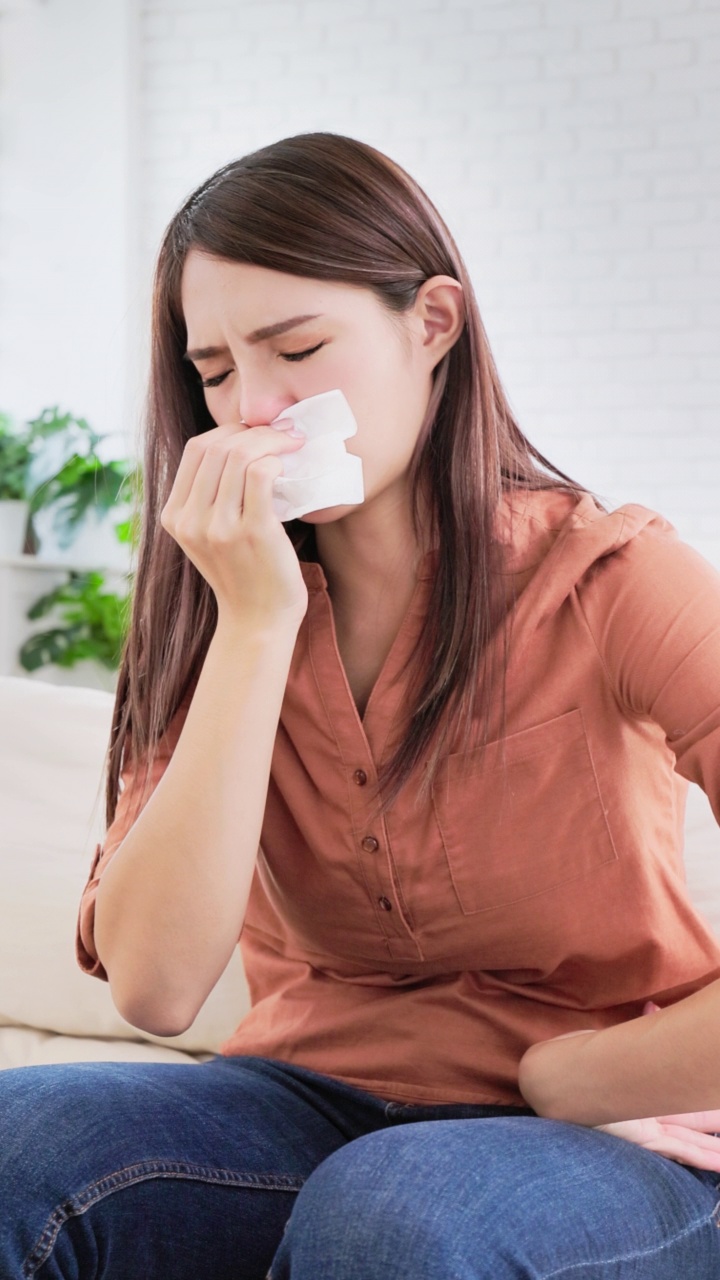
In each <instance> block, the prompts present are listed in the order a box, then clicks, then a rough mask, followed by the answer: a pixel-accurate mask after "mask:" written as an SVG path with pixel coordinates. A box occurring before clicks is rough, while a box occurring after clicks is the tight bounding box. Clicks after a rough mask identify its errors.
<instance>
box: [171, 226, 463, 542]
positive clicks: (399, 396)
mask: <svg viewBox="0 0 720 1280" xmlns="http://www.w3.org/2000/svg"><path fill="white" fill-rule="evenodd" d="M182 307H183V313H184V316H185V323H186V326H187V335H188V336H187V348H188V352H189V353H191V358H192V362H193V363H194V365H195V367H196V369H197V370H198V374H199V376H200V378H201V380H202V382H203V386H204V390H205V402H206V404H207V407H208V410H209V412H210V414H211V416H212V418H213V420H214V421H215V423H216V424H217V425H218V426H219V425H220V424H224V423H233V424H235V425H236V426H237V427H238V428H239V429H240V430H246V429H252V428H253V427H255V426H262V425H266V424H267V423H269V422H271V421H272V420H273V418H276V417H278V416H279V415H280V414H282V413H283V411H284V410H285V409H288V408H289V407H290V405H292V404H294V403H295V402H296V401H298V400H304V399H306V398H307V397H308V396H314V395H319V394H320V393H321V392H323V391H332V390H334V389H335V388H339V389H340V391H342V392H343V394H344V395H345V398H346V399H347V401H348V403H349V405H350V408H351V409H352V411H353V413H354V415H355V418H356V420H357V424H358V431H357V435H355V436H353V437H352V438H351V439H350V440H348V441H347V448H348V451H349V452H351V453H354V454H357V455H358V456H359V457H360V458H362V463H363V475H364V483H365V503H364V504H363V505H364V506H365V507H367V504H368V503H370V502H372V501H373V499H376V498H377V497H379V495H380V494H381V493H385V492H388V491H392V490H393V489H397V490H400V489H404V477H405V475H406V473H407V469H408V465H409V462H410V459H411V456H412V453H413V449H414V447H415V443H416V440H417V437H418V433H419V430H420V426H421V423H422V420H423V415H424V413H425V409H426V407H427V403H428V399H429V396H430V391H431V388H432V370H433V368H434V367H435V365H436V364H437V362H438V360H440V359H441V358H442V356H443V355H444V354H445V351H446V350H448V349H449V347H450V346H452V345H453V342H454V341H455V340H456V338H457V337H458V335H459V333H460V331H461V329H462V325H463V315H462V289H461V286H460V284H459V283H458V282H457V281H456V280H453V279H452V278H451V277H449V276H434V277H432V279H431V280H429V281H425V282H424V284H423V285H422V286H421V289H420V291H419V293H418V297H417V299H416V302H415V305H414V308H413V310H412V311H411V312H409V313H406V315H404V316H403V317H402V318H401V320H400V321H399V320H398V318H397V317H395V316H393V317H392V318H391V317H390V315H389V314H388V312H387V311H386V309H385V308H384V307H383V305H382V304H381V303H380V301H379V300H378V298H376V296H375V294H374V293H372V291H371V290H369V289H365V288H362V287H358V286H355V285H347V284H340V283H337V282H335V281H327V280H313V279H309V278H307V277H305V276H293V275H287V274H285V273H284V272H279V271H270V270H268V269H267V268H265V267H257V266H251V265H249V264H247V263H238V262H227V261H224V260H223V259H219V258H214V257H211V256H210V255H208V254H205V253H201V252H200V251H199V250H196V249H192V250H191V251H190V253H189V254H188V257H187V260H186V262H185V266H184V269H183V276H182ZM302 317H304V319H302V320H301V318H302ZM289 321H294V323H293V324H292V326H289V325H288V326H287V327H286V328H285V332H282V333H274V334H270V335H268V336H266V337H262V336H257V335H256V334H255V331H256V330H260V329H265V328H268V327H270V326H277V327H279V326H280V325H282V324H284V322H289ZM208 349H212V350H211V351H210V352H208ZM243 419H244V422H245V424H246V426H245V427H243V426H241V420H243ZM357 509H358V508H356V507H350V506H346V507H331V508H328V509H327V510H326V511H320V512H317V514H314V513H313V514H311V516H310V518H311V519H312V521H313V523H316V522H317V523H319V522H321V521H322V522H326V521H329V520H336V519H338V518H340V517H341V516H342V515H344V514H347V513H348V512H351V511H356V510H357ZM307 518H308V517H306V519H307Z"/></svg>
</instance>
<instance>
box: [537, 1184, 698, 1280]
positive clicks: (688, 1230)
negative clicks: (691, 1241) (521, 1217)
mask: <svg viewBox="0 0 720 1280" xmlns="http://www.w3.org/2000/svg"><path fill="white" fill-rule="evenodd" d="M718 1211H720V1201H718V1203H717V1204H716V1205H715V1208H714V1209H713V1211H712V1213H711V1214H710V1215H709V1217H707V1218H703V1219H701V1220H698V1221H697V1222H693V1223H692V1224H691V1225H690V1226H689V1227H685V1228H684V1229H683V1230H682V1231H679V1232H678V1234H677V1235H675V1236H673V1237H672V1239H671V1240H663V1241H662V1243H661V1244H659V1245H653V1246H652V1248H649V1249H637V1250H634V1251H633V1252H632V1253H619V1254H616V1255H615V1256H613V1257H612V1258H594V1259H593V1260H592V1262H570V1263H568V1265H567V1266H566V1267H560V1268H559V1269H558V1270H557V1271H546V1272H545V1273H544V1275H543V1277H542V1280H554V1277H555V1276H567V1275H570V1273H571V1272H572V1271H580V1270H581V1269H582V1268H584V1267H597V1266H598V1265H599V1266H607V1265H608V1264H609V1263H615V1262H631V1261H633V1260H634V1259H636V1258H645V1257H647V1256H649V1255H650V1254H653V1253H660V1252H661V1250H662V1249H667V1248H668V1246H669V1245H672V1244H677V1242H678V1240H683V1239H684V1238H685V1236H689V1235H692V1234H693V1233H694V1232H696V1231H698V1230H700V1228H702V1227H709V1226H711V1225H712V1223H713V1221H714V1222H715V1226H716V1227H720V1222H718V1221H717V1216H718Z"/></svg>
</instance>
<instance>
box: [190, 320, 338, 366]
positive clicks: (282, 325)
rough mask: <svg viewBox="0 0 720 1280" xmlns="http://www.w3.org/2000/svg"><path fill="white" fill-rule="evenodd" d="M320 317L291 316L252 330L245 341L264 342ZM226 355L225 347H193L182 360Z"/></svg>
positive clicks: (252, 342)
mask: <svg viewBox="0 0 720 1280" xmlns="http://www.w3.org/2000/svg"><path fill="white" fill-rule="evenodd" d="M320 315H321V313H320V312H318V314H317V315H305V316H291V317H290V319H289V320H278V321H277V323H276V324H268V325H266V326H265V328H264V329H253V332H252V333H249V334H248V336H247V338H246V339H245V341H246V342H249V343H250V344H251V345H255V344H256V343H258V342H266V341H267V339H268V338H277V337H278V335H279V334H281V333H287V331H288V329H295V328H296V327H297V325H299V324H306V323H307V321H308V320H317V319H319V317H320ZM227 354H228V348H227V347H195V348H194V349H193V350H192V351H186V352H185V354H184V356H183V360H210V359H211V358H212V357H213V356H224V355H227Z"/></svg>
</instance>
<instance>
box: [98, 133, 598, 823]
mask: <svg viewBox="0 0 720 1280" xmlns="http://www.w3.org/2000/svg"><path fill="white" fill-rule="evenodd" d="M193 247H195V248H198V249H201V250H202V251H204V252H206V253H209V254H213V255H215V256H217V257H218V258H222V259H226V260H229V261H232V262H244V263H252V264H254V265H256V266H261V267H266V268H269V269H270V270H274V271H282V272H286V273H288V274H291V275H298V276H305V277H310V278H316V279H320V280H334V281H340V282H344V283H347V284H352V285H362V286H364V287H365V288H367V289H371V290H372V291H373V293H374V294H375V295H376V297H377V298H378V299H379V300H380V301H381V303H383V304H384V305H385V307H386V308H387V309H388V312H389V314H390V316H391V318H394V319H397V320H398V321H400V322H401V320H402V313H403V312H406V311H407V310H408V309H409V308H410V307H411V306H412V304H413V302H414V301H415V298H416V295H417V291H418V289H419V287H420V285H421V284H422V283H423V281H425V280H427V279H428V278H429V277H430V276H434V275H438V274H441V275H449V276H452V277H453V278H454V279H456V280H458V281H459V282H460V284H461V285H462V288H463V295H464V305H465V324H464V327H463V330H462V332H461V334H460V336H459V337H458V338H457V340H456V342H455V343H454V345H453V346H452V348H451V349H450V350H449V351H448V352H447V353H446V354H445V356H444V357H443V358H442V359H441V360H440V362H439V363H438V365H437V366H436V368H435V370H434V371H433V386H432V392H431V395H430V400H429V403H428V406H427V412H426V414H425V418H424V421H423V423H422V425H421V429H420V433H419V437H418V442H417V447H416V449H415V453H414V457H413V461H412V465H411V473H410V482H411V490H410V491H411V494H412V503H413V520H414V523H415V529H416V532H419V529H420V509H421V507H420V494H421V492H426V493H428V494H429V495H430V498H431V508H432V510H431V515H430V520H431V524H432V528H431V529H430V534H431V542H430V545H432V546H436V547H437V548H438V554H439V558H438V561H437V571H436V573H435V575H434V580H433V584H432V587H431V595H430V599H429V605H428V613H427V618H426V624H425V626H424V627H423V629H422V634H421V636H420V639H419V642H418V645H417V647H416V650H415V652H414V654H413V655H412V660H411V674H412V678H411V680H410V687H411V688H412V690H413V693H412V697H411V698H410V700H409V703H408V707H407V718H406V723H405V725H404V728H403V732H402V735H401V736H400V737H399V740H398V743H397V746H396V749H395V751H394V754H393V756H392V758H391V759H390V760H389V762H388V763H387V765H386V767H385V769H384V770H383V772H382V774H381V776H380V787H379V795H380V798H381V804H382V808H387V807H389V805H390V804H391V803H392V802H393V800H394V799H395V798H396V796H397V794H398V792H399V791H400V789H401V787H403V785H404V784H405V783H406V782H407V780H408V778H409V776H410V774H411V773H412V772H413V770H414V769H415V767H416V766H417V765H418V764H419V762H420V761H422V760H423V757H425V760H424V765H425V774H424V782H423V787H422V788H421V791H422V792H423V793H425V789H426V787H427V786H428V785H429V784H430V783H431V781H432V778H433V776H434V774H435V771H436V769H437V767H438V765H439V762H440V760H441V757H442V755H443V752H444V750H445V749H446V748H447V743H448V741H449V740H450V737H451V734H452V733H453V732H454V731H455V730H456V729H457V728H458V726H460V725H462V726H464V730H465V735H466V740H467V736H468V735H469V733H470V729H471V726H472V725H473V724H474V723H475V724H477V722H478V719H479V721H481V722H482V723H483V724H484V726H485V734H486V733H487V725H488V722H489V715H490V706H491V704H492V703H493V701H494V699H495V697H496V694H497V692H498V683H499V685H500V686H501V692H502V704H503V708H504V682H505V670H506V665H507V643H505V644H504V646H503V647H502V649H501V653H502V661H501V663H500V667H501V670H500V673H499V674H500V680H499V682H498V678H497V677H498V672H497V671H496V670H492V671H491V670H487V671H486V670H484V668H485V665H486V657H487V653H488V652H489V650H490V648H492V647H493V646H490V644H489V642H490V639H491V637H492V636H493V634H494V632H495V630H496V628H497V627H498V625H499V623H501V622H502V620H503V617H504V615H505V614H506V613H507V603H506V601H505V595H504V591H503V592H501V591H500V590H499V589H498V588H499V574H498V560H497V548H496V546H495V544H494V541H493V521H494V516H495V513H496V511H497V508H498V505H499V502H500V500H501V496H502V494H503V493H504V492H505V491H507V490H509V489H513V488H518V489H549V488H561V489H567V490H570V491H572V492H574V493H575V494H577V496H578V497H580V496H581V494H583V493H587V492H588V490H587V489H585V488H584V486H582V485H578V484H576V483H575V482H574V481H572V480H571V479H570V478H569V477H568V476H566V475H564V473H563V472H561V471H559V470H558V469H557V468H556V467H554V466H553V465H552V464H551V463H550V462H548V461H547V459H546V458H544V457H543V456H542V454H540V453H538V451H537V449H535V448H534V447H533V445H531V444H530V443H529V441H528V440H527V439H526V438H525V436H524V435H523V434H522V432H521V431H520V428H519V427H518V425H517V423H516V421H515V419H514V417H513V414H512V412H511V409H510V406H509V404H508V401H507V399H506V396H505V394H504V391H503V388H502V386H501V383H500V379H499V377H498V373H497V370H496V367H495V363H494V361H493V358H492V355H491V352H490V348H489V345H488V341H487V337H486V334H485V330H484V328H483V325H482V321H481V319H480V314H479V311H478V306H477V302H476V299H475V295H474V292H473V288H472V284H471V282H470V278H469V276H468V273H467V270H466V268H465V265H464V263H463V260H462V257H461V255H460V252H459V250H458V248H457V246H456V244H455V242H454V240H453V238H452V236H451V234H450V232H449V230H448V228H447V227H446V226H445V223H444V222H443V220H442V218H441V217H440V215H439V213H438V211H437V209H436V208H435V207H434V205H433V204H432V202H431V201H430V200H429V198H428V197H427V195H426V194H425V193H424V192H423V191H422V189H421V188H420V187H419V186H418V184H417V183H416V182H415V181H414V180H413V179H412V178H411V177H410V176H409V174H407V173H406V172H405V171H404V170H403V169H402V168H401V167H400V166H399V165H397V164H396V163H394V162H393V161H392V160H390V159H389V158H388V157H387V156H386V155H384V154H383V153H382V152H380V151H378V150H376V149H375V148H374V147H371V146H369V145H368V144H367V143H364V142H359V141H358V140H356V139H354V138H349V137H345V136H342V135H340V134H335V133H326V132H320V133H304V134H298V135H296V136H295V137H290V138H284V139H281V140H280V141H278V142H275V143H272V144H271V145H269V146H266V147H262V148H260V149H259V150H257V151H254V152H252V153H251V154H249V155H247V156H244V157H243V158H242V159H240V160H234V161H232V162H231V163H230V164H227V165H225V166H224V167H223V168H221V169H219V170H218V171H217V172H216V173H215V174H213V175H212V177H210V178H209V179H208V180H207V181H206V182H204V183H203V184H202V185H201V186H199V187H198V188H197V190H196V191H194V192H193V194H192V195H191V196H190V197H189V198H188V199H187V200H186V201H185V203H184V204H183V205H182V206H181V208H180V209H179V210H178V211H177V213H176V214H175V215H174V217H173V218H172V220H171V222H170V224H169V226H168V228H167V230H166V232H165V235H164V238H163V240H162V244H161V247H160V251H159V255H158V259H157V265H156V271H155V281H154V294H153V310H152V354H151V372H150V384H149V391H148V400H147V411H146V423H145V442H144V460H143V469H142V475H143V485H142V488H143V496H142V503H141V506H140V509H139V511H138V512H137V517H136V518H138V519H139V528H140V536H139V545H138V549H137V557H138V564H137V570H136V572H135V574H134V582H133V590H132V601H131V609H130V615H129V628H128V634H127V636H126V640H125V644H124V648H123V653H122V658H121V666H120V671H119V677H118V684H117V691H116V700H115V709H114V715H113V726H112V731H111V737H110V744H109V747H108V752H109V762H108V772H107V791H106V820H107V823H108V825H109V824H110V822H112V820H113V817H114V814H115V807H116V802H117V792H118V786H119V776H120V772H121V767H124V764H125V760H124V759H123V764H122V766H121V756H122V755H123V752H127V753H128V755H129V756H130V757H131V758H132V762H133V767H134V768H135V770H137V768H138V763H137V762H139V761H140V760H142V759H144V760H145V762H146V766H147V769H148V771H149V768H150V766H151V763H152V758H153V755H154V753H155V751H156V747H157V743H158V741H159V739H160V737H161V735H162V734H163V732H164V731H165V729H166V727H167V725H168V724H169V722H170V720H171V718H172V716H173V715H174V713H175V712H176V710H177V709H178V707H179V705H180V703H181V701H182V700H183V698H187V696H188V691H189V690H190V689H191V688H192V687H193V685H194V683H195V681H196V680H197V677H198V675H199V672H200V669H201V667H202V663H203V661H204V658H205V655H206V653H207V650H208V646H209V644H210V641H211V639H212V636H213V633H214V630H215V626H216V623H217V607H216V601H215V596H214V593H213V591H212V590H211V588H210V586H209V584H208V583H207V582H206V580H205V579H204V578H203V576H202V575H201V574H200V573H199V572H198V570H197V569H196V568H195V566H194V565H193V564H192V562H191V561H190V560H189V559H188V558H187V556H186V555H185V553H184V552H183V550H182V548H181V547H180V546H179V545H178V543H177V542H176V541H175V540H174V539H173V538H172V537H171V536H170V535H169V534H168V533H167V532H166V531H165V530H164V529H163V527H162V525H161V523H160V514H161V512H162V509H163V507H164V506H165V503H166V502H167V500H168V497H169V494H170V490H171V488H172V485H173V481H174V478H175V475H176V472H177V468H178V466H179V463H180V460H181V457H182V453H183V449H184V447H185V444H186V443H187V441H188V440H189V439H190V438H191V437H192V436H194V435H198V434H199V433H201V432H204V431H207V430H208V429H210V428H212V427H214V426H215V423H214V421H213V419H212V418H211V416H210V414H209V412H208V409H207V407H206V404H205V400H204V396H203V391H202V387H201V385H200V380H199V377H198V375H197V372H196V370H195V369H194V368H192V367H191V366H190V365H189V363H188V362H187V361H186V360H183V358H182V357H183V354H184V351H185V348H186V336H187V335H186V328H185V322H184V318H183V313H182V308H181V303H180V282H181V275H182V270H183V265H184V262H185V259H186V256H187V254H188V251H189V250H190V249H191V248H193ZM538 463H539V464H541V465H542V466H543V467H544V468H546V469H547V470H548V471H550V472H552V473H553V475H548V474H546V473H545V472H543V471H541V470H540V467H539V466H538V465H537V464H538ZM558 481H560V483H558ZM426 518H427V517H426ZM286 529H287V532H288V534H289V536H290V537H291V539H292V540H293V543H294V545H295V547H296V550H298V553H299V554H300V553H301V551H302V549H303V547H305V546H306V545H307V541H306V540H307V539H308V537H309V536H310V538H311V540H312V529H311V528H310V527H309V526H307V525H303V524H302V522H301V521H294V522H289V523H288V524H287V525H286ZM425 533H426V534H427V529H426V530H425ZM503 631H504V627H503ZM494 665H495V664H494ZM503 724H504V711H503ZM485 740H486V737H483V738H482V741H485ZM146 776H147V775H146Z"/></svg>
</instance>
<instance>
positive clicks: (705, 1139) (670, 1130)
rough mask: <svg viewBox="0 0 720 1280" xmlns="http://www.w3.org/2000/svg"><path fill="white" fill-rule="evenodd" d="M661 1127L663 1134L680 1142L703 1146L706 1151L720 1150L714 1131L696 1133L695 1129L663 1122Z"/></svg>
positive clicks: (719, 1139) (718, 1140)
mask: <svg viewBox="0 0 720 1280" xmlns="http://www.w3.org/2000/svg"><path fill="white" fill-rule="evenodd" d="M661 1128H662V1132H663V1133H664V1134H669V1135H670V1137H672V1138H679V1139H680V1140H681V1141H682V1142H689V1143H691V1144H693V1145H696V1146H698V1147H703V1148H705V1150H706V1151H720V1138H718V1136H717V1134H715V1133H698V1131H697V1130H696V1129H686V1128H685V1126H684V1125H681V1124H664V1125H662V1126H661Z"/></svg>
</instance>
